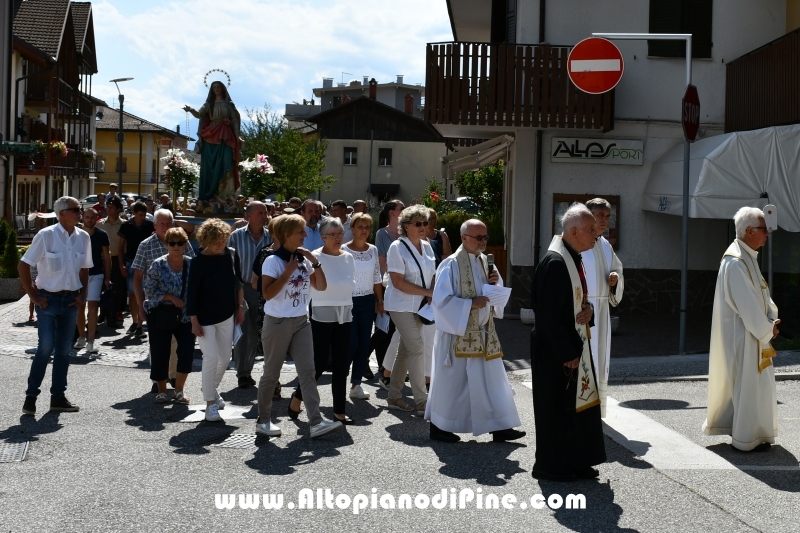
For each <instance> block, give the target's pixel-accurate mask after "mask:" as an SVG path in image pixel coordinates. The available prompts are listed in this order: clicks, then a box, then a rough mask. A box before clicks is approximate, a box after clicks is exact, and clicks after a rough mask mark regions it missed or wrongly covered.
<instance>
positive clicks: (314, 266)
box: [311, 263, 322, 268]
mask: <svg viewBox="0 0 800 533" xmlns="http://www.w3.org/2000/svg"><path fill="white" fill-rule="evenodd" d="M321 266H322V265H321V264H320V263H317V264H315V265H311V268H319V267H321Z"/></svg>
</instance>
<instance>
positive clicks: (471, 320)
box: [425, 219, 525, 442]
mask: <svg viewBox="0 0 800 533" xmlns="http://www.w3.org/2000/svg"><path fill="white" fill-rule="evenodd" d="M488 240H489V235H488V233H487V231H486V226H485V225H484V224H483V222H481V221H480V220H476V219H471V220H468V221H466V222H464V224H462V225H461V246H460V247H459V248H458V250H456V252H455V253H454V254H453V255H451V256H450V257H448V258H447V259H445V260H443V261H442V263H441V264H440V265H439V268H438V269H437V271H436V286H435V288H434V290H433V302H432V305H433V315H434V318H435V319H436V335H435V337H434V344H433V368H432V371H431V388H430V393H429V395H428V404H427V407H426V409H425V418H426V419H428V420H430V421H431V427H430V436H431V439H433V440H438V441H443V442H458V441H459V440H460V438H459V437H458V435H456V433H472V434H473V435H475V436H478V435H482V434H484V433H491V434H492V439H493V440H494V441H495V442H504V441H509V440H515V439H519V438H522V437H524V436H525V432H524V431H519V430H516V429H513V428H514V427H516V426H519V425H520V420H519V414H518V413H517V406H516V405H515V404H514V392H513V390H512V389H511V384H510V383H509V382H508V377H507V376H506V369H505V366H504V365H503V359H502V357H503V351H502V348H501V347H500V341H499V340H498V338H497V333H496V332H495V329H494V317H495V316H496V317H497V318H502V317H503V309H502V308H500V307H496V306H492V305H490V304H489V299H488V298H487V297H486V296H483V290H482V288H483V285H484V284H501V285H502V283H503V280H502V279H501V278H500V276H499V274H498V272H497V269H493V270H492V271H491V272H488V271H487V266H488V265H487V260H486V256H485V255H484V254H483V253H482V252H483V251H484V250H486V244H487V243H488Z"/></svg>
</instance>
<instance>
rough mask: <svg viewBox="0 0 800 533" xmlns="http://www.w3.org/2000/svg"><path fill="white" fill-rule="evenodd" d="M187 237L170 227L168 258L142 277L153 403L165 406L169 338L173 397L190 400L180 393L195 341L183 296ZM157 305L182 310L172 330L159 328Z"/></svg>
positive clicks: (186, 280)
mask: <svg viewBox="0 0 800 533" xmlns="http://www.w3.org/2000/svg"><path fill="white" fill-rule="evenodd" d="M187 240H188V237H187V236H186V232H184V231H183V229H181V228H170V229H168V230H167V233H166V234H165V235H164V242H165V243H166V245H167V255H164V256H161V257H159V258H158V259H156V260H155V261H153V264H151V265H150V270H148V271H147V275H146V276H145V277H144V281H143V283H142V288H143V289H144V296H145V301H144V308H145V311H147V323H148V324H150V329H149V333H150V335H149V339H148V340H149V342H150V356H151V361H150V379H152V380H153V381H155V382H156V383H157V384H158V394H157V395H156V403H167V402H168V401H169V398H168V397H167V372H168V367H169V354H170V347H171V345H172V337H175V340H176V341H177V343H178V350H177V356H178V367H177V370H178V371H177V374H176V376H175V396H174V400H175V401H176V402H178V403H183V404H188V403H189V397H188V396H186V395H185V394H184V393H183V387H184V384H185V383H186V378H187V377H188V376H189V373H190V372H191V371H192V358H193V357H194V339H195V336H194V334H193V333H192V325H191V323H190V321H189V317H188V316H187V315H186V307H185V302H186V294H187V290H186V289H187V282H188V277H189V263H190V261H191V258H190V257H188V256H186V255H184V252H185V251H186V242H187ZM159 306H168V307H174V308H177V309H183V312H182V313H181V319H180V323H179V324H178V326H177V327H176V328H175V329H171V330H169V329H162V328H159V320H158V319H157V316H156V313H157V311H156V308H157V307H159Z"/></svg>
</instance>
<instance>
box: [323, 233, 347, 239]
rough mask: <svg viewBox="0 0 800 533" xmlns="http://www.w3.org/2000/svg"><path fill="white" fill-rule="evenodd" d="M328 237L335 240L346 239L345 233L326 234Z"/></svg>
mask: <svg viewBox="0 0 800 533" xmlns="http://www.w3.org/2000/svg"><path fill="white" fill-rule="evenodd" d="M325 236H326V237H333V238H334V239H341V238H342V237H344V233H326V234H325Z"/></svg>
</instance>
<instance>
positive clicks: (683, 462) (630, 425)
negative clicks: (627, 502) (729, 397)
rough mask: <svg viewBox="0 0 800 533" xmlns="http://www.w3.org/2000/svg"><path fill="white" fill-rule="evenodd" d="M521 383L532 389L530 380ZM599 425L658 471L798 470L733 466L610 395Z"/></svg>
mask: <svg viewBox="0 0 800 533" xmlns="http://www.w3.org/2000/svg"><path fill="white" fill-rule="evenodd" d="M522 384H523V385H525V386H526V387H528V388H529V389H532V388H533V382H531V381H523V382H522ZM603 422H604V424H603V431H604V433H605V434H606V435H608V436H609V437H610V438H611V439H612V440H613V441H614V442H616V443H618V444H620V445H622V446H624V447H625V448H627V449H628V450H630V451H631V452H633V453H634V455H636V456H637V457H639V458H641V459H642V460H644V461H647V462H648V463H650V464H651V465H652V466H653V467H654V468H657V469H660V470H751V471H758V470H762V471H790V472H797V471H800V466H797V465H734V464H732V463H731V462H729V461H727V460H725V459H723V458H722V457H720V456H719V455H717V454H716V453H714V452H712V451H709V450H707V449H706V448H704V447H703V446H700V445H699V444H697V443H695V442H693V441H691V440H689V439H687V438H686V437H684V436H683V435H681V434H680V433H678V432H677V431H674V430H672V429H670V428H668V427H666V426H664V425H662V424H660V423H658V422H656V421H655V420H653V419H652V418H650V417H649V416H647V415H645V414H642V413H640V412H639V411H637V410H636V409H633V408H631V407H629V406H627V405H625V404H624V403H620V402H619V401H617V400H615V399H614V398H611V397H610V396H609V397H608V398H607V405H606V417H605V418H604V419H603ZM698 431H699V428H698Z"/></svg>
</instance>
